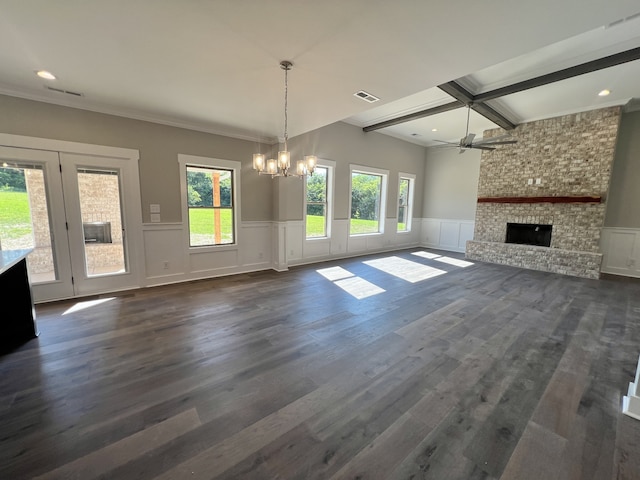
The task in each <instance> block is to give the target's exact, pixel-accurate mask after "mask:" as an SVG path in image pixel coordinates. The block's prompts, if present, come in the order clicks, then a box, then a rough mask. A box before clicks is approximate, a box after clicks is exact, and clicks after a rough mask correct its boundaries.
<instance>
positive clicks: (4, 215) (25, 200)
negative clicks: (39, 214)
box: [0, 190, 32, 240]
mask: <svg viewBox="0 0 640 480" xmlns="http://www.w3.org/2000/svg"><path fill="white" fill-rule="evenodd" d="M31 231H32V227H31V213H30V211H29V197H28V196H27V192H11V191H7V190H0V238H2V239H3V240H14V239H17V238H20V237H24V236H25V235H29V234H30V233H31Z"/></svg>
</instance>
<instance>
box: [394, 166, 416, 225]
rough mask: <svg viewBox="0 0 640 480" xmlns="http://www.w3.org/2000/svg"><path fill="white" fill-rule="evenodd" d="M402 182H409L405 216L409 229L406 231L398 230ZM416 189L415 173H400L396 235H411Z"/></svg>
mask: <svg viewBox="0 0 640 480" xmlns="http://www.w3.org/2000/svg"><path fill="white" fill-rule="evenodd" d="M402 180H409V191H408V192H407V209H406V212H405V215H406V217H407V221H406V222H405V224H406V226H407V228H406V229H405V230H398V224H399V222H398V220H399V215H398V209H399V207H400V183H401V182H402ZM415 189H416V176H415V175H414V174H413V173H404V172H398V205H397V207H398V208H396V233H409V232H411V227H412V223H413V222H412V220H413V197H414V195H413V192H414V191H415Z"/></svg>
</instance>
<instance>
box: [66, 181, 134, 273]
mask: <svg viewBox="0 0 640 480" xmlns="http://www.w3.org/2000/svg"><path fill="white" fill-rule="evenodd" d="M77 180H78V193H79V198H80V212H81V216H82V231H83V234H84V254H85V255H84V256H85V273H86V275H87V277H95V276H100V275H111V274H117V273H124V272H126V256H125V253H126V252H125V248H124V242H123V230H122V205H121V201H120V178H119V175H118V171H116V170H87V169H78V177H77Z"/></svg>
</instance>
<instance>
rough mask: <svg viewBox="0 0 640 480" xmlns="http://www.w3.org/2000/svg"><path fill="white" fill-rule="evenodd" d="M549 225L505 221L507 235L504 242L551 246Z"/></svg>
mask: <svg viewBox="0 0 640 480" xmlns="http://www.w3.org/2000/svg"><path fill="white" fill-rule="evenodd" d="M551 230H552V226H551V225H538V224H535V223H507V237H506V239H505V243H518V244H521V245H536V246H539V247H550V246H551Z"/></svg>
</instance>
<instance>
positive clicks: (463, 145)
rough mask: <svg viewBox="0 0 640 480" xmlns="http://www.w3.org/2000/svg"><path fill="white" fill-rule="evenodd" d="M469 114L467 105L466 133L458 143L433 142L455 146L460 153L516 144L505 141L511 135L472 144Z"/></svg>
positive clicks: (513, 141)
mask: <svg viewBox="0 0 640 480" xmlns="http://www.w3.org/2000/svg"><path fill="white" fill-rule="evenodd" d="M470 114H471V105H467V131H466V132H465V135H464V137H462V138H461V139H460V141H459V142H458V143H455V142H446V141H444V140H435V141H436V142H441V143H444V144H446V145H442V146H455V147H457V148H459V149H460V153H464V152H465V151H467V150H471V149H477V150H495V149H496V147H495V146H496V145H510V144H513V143H518V141H517V140H513V139H511V140H507V139H508V138H511V135H508V134H507V135H498V136H497V137H489V138H483V139H482V140H479V141H477V142H474V141H473V139H474V138H475V136H476V134H475V133H469V116H470Z"/></svg>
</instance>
